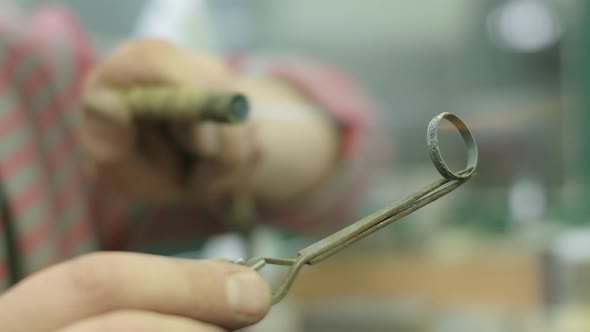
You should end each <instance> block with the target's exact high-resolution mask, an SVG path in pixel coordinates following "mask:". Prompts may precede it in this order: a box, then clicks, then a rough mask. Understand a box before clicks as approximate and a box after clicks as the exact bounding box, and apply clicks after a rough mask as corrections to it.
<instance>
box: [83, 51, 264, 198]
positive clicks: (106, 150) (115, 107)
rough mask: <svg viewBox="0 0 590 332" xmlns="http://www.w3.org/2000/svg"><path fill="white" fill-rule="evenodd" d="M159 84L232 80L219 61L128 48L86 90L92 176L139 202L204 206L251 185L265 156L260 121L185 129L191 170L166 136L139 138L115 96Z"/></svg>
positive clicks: (224, 85)
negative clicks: (181, 200) (260, 141)
mask: <svg viewBox="0 0 590 332" xmlns="http://www.w3.org/2000/svg"><path fill="white" fill-rule="evenodd" d="M154 84H156V85H167V86H177V87H193V88H196V89H205V90H207V91H213V92H216V91H224V90H227V89H229V88H230V87H231V85H232V84H233V77H232V76H231V75H230V74H229V71H228V70H226V68H225V67H224V66H223V64H222V63H221V62H220V61H218V60H217V59H215V58H212V57H208V56H206V55H203V54H194V53H189V52H187V51H184V50H181V49H179V48H176V47H175V46H173V45H171V44H169V43H167V42H164V41H160V40H139V41H132V42H127V43H125V44H123V45H122V46H121V47H119V48H118V49H116V50H115V51H114V52H113V53H111V54H110V55H109V56H107V57H106V58H105V60H104V61H102V62H101V63H99V64H98V65H96V66H95V67H94V68H93V70H92V71H91V73H90V74H89V76H88V79H87V82H86V85H85V88H84V94H83V99H82V106H83V121H82V124H81V130H80V138H81V143H82V147H83V149H84V151H85V152H86V154H87V156H88V157H89V161H90V162H89V170H90V171H91V173H92V174H94V175H95V176H96V177H98V178H99V180H100V181H102V182H105V183H106V184H108V185H109V186H110V187H112V188H115V189H116V190H118V191H120V192H122V193H124V194H128V195H130V196H132V197H134V198H142V199H150V200H171V199H178V198H185V199H186V198H187V197H191V198H194V199H192V200H191V202H192V203H193V204H198V203H199V202H200V203H202V204H204V205H211V203H214V202H215V201H217V200H219V199H220V198H222V197H224V196H228V195H231V194H235V193H236V192H237V191H238V189H239V188H242V187H244V186H246V185H247V179H248V176H247V175H248V173H249V172H250V171H251V169H252V168H253V166H254V164H255V163H256V160H257V157H258V150H259V149H258V146H257V141H256V135H255V131H254V129H253V128H254V123H253V122H252V121H248V122H247V123H245V124H239V125H236V124H231V125H229V124H212V123H206V124H203V123H201V124H197V125H194V126H192V127H187V131H186V132H184V134H185V137H184V139H185V140H186V143H187V145H188V146H190V149H191V150H192V151H191V152H193V153H194V155H195V156H196V157H197V159H198V161H197V162H196V163H195V164H194V165H193V166H192V167H191V169H189V170H187V169H186V168H185V166H186V165H185V164H184V163H183V160H182V157H181V156H180V155H179V154H178V153H177V152H176V151H174V149H173V148H172V146H170V144H169V142H168V141H167V140H166V139H165V138H164V137H163V136H162V135H161V133H160V132H157V131H156V130H153V131H150V130H142V131H141V132H139V130H138V128H137V127H136V126H135V125H134V123H133V121H132V119H131V118H130V115H129V112H128V109H126V107H125V105H124V103H123V102H122V100H121V98H120V97H118V95H117V94H114V93H112V91H115V90H116V89H125V88H130V87H135V86H142V85H154ZM109 91H111V93H109ZM164 111H165V110H164ZM140 143H141V144H140Z"/></svg>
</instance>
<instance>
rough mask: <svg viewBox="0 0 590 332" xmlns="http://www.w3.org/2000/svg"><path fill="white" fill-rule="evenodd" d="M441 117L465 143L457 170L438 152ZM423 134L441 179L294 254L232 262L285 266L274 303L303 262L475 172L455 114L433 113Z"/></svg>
mask: <svg viewBox="0 0 590 332" xmlns="http://www.w3.org/2000/svg"><path fill="white" fill-rule="evenodd" d="M442 119H447V120H448V121H450V122H451V123H452V124H453V125H454V126H455V127H456V128H457V130H458V131H459V133H460V134H461V136H462V137H463V141H464V142H465V144H466V146H467V167H466V168H465V169H463V170H461V171H458V172H453V171H451V170H450V169H449V167H448V166H447V164H446V163H445V162H444V160H443V158H442V155H441V153H440V149H439V144H438V137H437V133H438V125H439V123H440V121H441V120H442ZM426 138H427V143H428V150H429V153H430V158H431V159H432V162H433V164H434V166H435V167H436V169H437V170H438V172H439V173H440V174H441V175H442V176H443V179H440V180H438V181H436V182H434V183H432V184H430V185H429V186H426V187H425V188H423V189H422V190H420V191H418V192H416V193H414V194H413V195H411V196H409V197H408V198H406V199H404V200H403V201H401V202H399V203H396V204H392V205H390V206H387V207H385V208H383V209H381V210H379V211H377V212H374V213H372V214H371V215H369V216H367V217H365V218H363V219H361V220H359V221H357V222H355V223H354V224H351V225H349V226H347V227H345V228H343V229H341V230H340V231H338V232H336V233H334V234H332V235H330V236H328V237H326V238H324V239H323V240H320V241H318V242H316V243H314V244H312V245H310V246H309V247H307V248H304V249H302V250H300V251H299V252H298V253H297V257H296V258H290V259H285V258H269V257H257V258H252V259H250V260H248V261H246V262H245V261H244V260H242V259H238V260H235V261H234V262H235V263H238V264H243V265H246V266H249V267H251V268H252V269H254V270H257V271H258V270H260V269H261V268H263V267H264V266H265V265H267V264H270V265H283V266H288V267H289V269H288V271H287V274H286V275H285V277H284V279H283V281H282V283H281V284H280V285H279V286H278V287H277V288H276V289H274V290H273V293H272V303H273V304H275V303H277V302H279V301H280V300H281V299H282V298H283V297H285V295H286V294H287V292H288V291H289V289H290V288H291V285H292V284H293V282H294V281H295V278H296V277H297V275H298V274H299V272H300V271H301V269H302V268H303V266H304V265H306V264H307V265H313V264H315V263H318V262H321V261H323V260H324V259H326V258H328V257H330V256H332V255H334V254H335V253H337V252H338V251H340V250H342V249H344V248H345V247H347V246H348V245H350V244H352V243H354V242H356V241H358V240H360V239H362V238H364V237H366V236H367V235H369V234H371V233H373V232H376V231H378V230H380V229H381V228H383V227H385V226H387V225H389V224H391V223H393V222H395V221H397V220H399V219H401V218H403V217H405V216H407V215H408V214H410V213H412V212H414V211H416V210H418V209H420V208H421V207H424V206H425V205H428V204H430V203H432V202H434V201H435V200H437V199H439V198H441V197H442V196H444V195H446V194H448V193H450V192H451V191H453V190H455V189H457V188H458V187H459V186H461V185H462V184H463V183H465V181H467V180H468V179H469V178H471V176H472V175H473V174H475V169H476V167H477V145H476V143H475V140H474V138H473V136H472V135H471V133H470V132H469V129H468V128H467V126H466V125H465V123H464V122H463V121H461V119H459V118H458V117H457V116H455V115H453V114H451V113H442V114H439V115H438V116H436V117H435V118H434V119H432V121H431V122H430V124H429V125H428V132H427V137H426Z"/></svg>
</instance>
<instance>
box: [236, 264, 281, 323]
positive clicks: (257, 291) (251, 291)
mask: <svg viewBox="0 0 590 332" xmlns="http://www.w3.org/2000/svg"><path fill="white" fill-rule="evenodd" d="M226 291H227V301H228V304H229V306H230V308H231V309H232V310H233V311H234V312H235V313H237V314H240V315H245V316H251V317H259V316H261V315H263V314H264V313H265V312H266V310H268V308H269V306H270V295H269V289H268V286H267V285H266V283H265V282H264V280H263V279H262V278H261V277H260V276H259V275H258V274H256V272H254V271H247V272H238V273H236V274H233V275H231V276H230V277H228V279H227V282H226Z"/></svg>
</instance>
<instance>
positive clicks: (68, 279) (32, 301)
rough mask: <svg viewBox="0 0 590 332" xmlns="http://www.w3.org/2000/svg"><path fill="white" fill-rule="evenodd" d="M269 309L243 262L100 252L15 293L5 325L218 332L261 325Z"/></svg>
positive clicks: (35, 278) (1, 301) (263, 288)
mask: <svg viewBox="0 0 590 332" xmlns="http://www.w3.org/2000/svg"><path fill="white" fill-rule="evenodd" d="M49 285H50V286H49ZM269 307H270V291H269V289H268V286H267V285H266V283H265V282H264V280H263V279H262V278H261V277H260V276H259V275H258V274H257V273H256V272H254V271H252V270H249V269H247V268H245V267H243V266H239V265H237V264H231V263H228V262H224V261H220V260H207V261H195V260H184V259H173V258H164V257H159V256H151V255H142V254H133V253H118V252H116V253H95V254H90V255H86V256H82V257H80V258H76V259H74V260H71V261H68V262H65V263H61V264H58V265H55V266H53V267H51V268H48V269H46V270H43V271H41V272H39V273H36V274H34V275H32V276H30V277H29V278H27V279H25V280H24V281H22V282H21V283H20V284H18V285H16V286H15V287H13V288H11V289H10V290H9V291H8V292H6V293H5V294H4V295H3V296H2V297H0V322H2V331H5V332H21V331H22V332H29V331H37V332H45V331H60V332H62V331H68V332H74V331H85V332H88V331H97V332H98V331H100V332H107V331H109V332H110V331H146V332H148V331H199V332H209V331H212V332H213V331H225V330H232V329H236V328H240V327H243V326H247V325H250V324H253V323H255V322H257V321H259V320H260V319H261V318H262V317H263V316H264V315H265V314H266V312H267V311H268V309H269Z"/></svg>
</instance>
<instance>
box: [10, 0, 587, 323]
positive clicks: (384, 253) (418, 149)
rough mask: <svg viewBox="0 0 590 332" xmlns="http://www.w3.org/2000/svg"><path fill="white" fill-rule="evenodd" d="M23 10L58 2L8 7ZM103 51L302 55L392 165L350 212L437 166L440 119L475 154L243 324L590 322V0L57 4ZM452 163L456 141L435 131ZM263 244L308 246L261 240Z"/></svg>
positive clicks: (280, 248)
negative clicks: (472, 161) (427, 201)
mask: <svg viewBox="0 0 590 332" xmlns="http://www.w3.org/2000/svg"><path fill="white" fill-rule="evenodd" d="M3 1H4V2H5V7H6V8H11V10H18V11H25V12H26V11H30V10H33V9H35V8H38V7H39V6H41V5H47V4H49V3H50V2H48V1H41V0H19V1H9V0H3ZM51 3H59V4H61V5H63V6H65V7H66V8H68V9H69V10H71V11H72V12H73V13H74V14H75V15H76V16H77V17H78V18H79V19H80V21H81V22H82V23H83V24H84V25H85V27H86V29H88V31H89V32H90V34H91V35H92V36H93V38H94V41H95V46H96V47H97V49H98V50H99V51H105V52H106V50H108V49H110V48H111V47H112V46H113V45H115V44H116V43H118V42H119V41H121V40H122V39H124V38H129V37H130V36H136V35H159V36H163V37H166V38H169V39H172V40H174V41H176V42H178V43H180V44H182V45H184V46H186V47H190V48H194V49H203V50H207V51H211V52H216V53H220V54H221V53H227V52H235V51H240V52H242V51H244V52H250V53H261V54H268V53H278V54H284V53H288V54H300V55H304V56H309V57H315V58H319V59H321V60H323V61H326V62H329V63H332V64H334V65H337V66H339V67H341V68H343V69H344V70H346V71H348V72H349V73H350V74H352V75H353V76H354V77H356V78H357V79H358V80H359V81H360V82H361V83H362V84H363V86H364V87H365V88H366V90H367V91H369V92H370V93H371V94H372V95H373V96H374V97H375V99H376V100H377V102H378V104H379V106H380V109H381V110H382V111H383V113H384V114H385V115H386V119H387V121H386V122H382V123H380V124H379V126H380V127H378V128H377V127H376V128H375V130H387V132H389V133H391V135H392V137H393V142H392V144H391V148H392V150H395V151H394V153H395V161H394V163H393V165H391V167H390V172H388V174H387V175H386V176H384V177H383V178H380V179H379V181H377V182H376V183H375V185H374V186H373V187H372V188H371V191H370V192H369V193H368V195H367V197H366V198H365V200H364V201H363V204H362V207H361V209H359V211H358V212H357V213H358V216H359V217H361V216H364V215H366V214H368V213H370V212H372V211H374V210H375V209H377V208H380V207H382V206H384V205H385V204H387V203H390V202H393V201H396V200H399V199H401V198H403V197H405V195H407V194H410V193H412V192H414V191H415V190H417V189H419V188H421V187H422V186H424V185H426V184H428V183H430V182H431V181H433V180H435V179H437V178H438V177H439V175H438V173H437V172H436V170H435V169H434V167H433V166H432V164H431V162H430V159H429V157H428V154H427V150H426V144H425V139H424V136H425V131H426V125H427V124H428V122H429V121H430V119H431V118H432V117H433V116H435V115H436V114H438V113H441V112H452V113H455V114H457V115H459V116H460V117H461V118H462V119H463V120H464V121H465V122H466V123H467V124H468V126H469V127H470V129H471V130H472V132H473V134H474V136H475V138H476V140H477V142H478V146H479V149H480V163H479V170H478V175H477V176H476V177H475V178H474V179H472V180H471V181H470V182H469V183H468V184H466V185H465V186H463V187H461V188H460V189H459V190H457V191H456V192H453V194H451V195H449V196H448V197H445V198H444V199H442V200H440V201H438V202H436V203H434V204H432V205H430V206H428V207H426V208H424V209H423V210H421V211H418V212H416V213H414V214H412V215H411V216H408V217H407V218H405V219H404V220H402V221H401V222H400V223H396V224H394V225H393V226H390V227H388V228H385V229H384V230H382V231H380V232H379V233H377V234H374V235H372V236H371V238H370V239H368V240H367V241H363V242H361V243H359V244H358V245H355V246H354V247H353V248H351V249H350V250H347V251H346V252H344V253H342V254H341V255H338V256H337V257H335V258H334V259H331V260H329V261H327V262H325V263H322V264H321V265H319V266H318V267H314V268H310V269H307V270H305V271H304V272H305V273H304V274H303V275H302V276H301V278H300V279H298V281H297V282H296V284H295V287H294V289H293V291H292V292H291V293H290V295H289V298H288V300H287V301H285V302H283V303H281V304H279V305H277V306H276V307H275V308H273V313H271V315H269V317H268V318H267V319H266V320H265V321H264V322H262V323H261V324H260V325H259V326H257V327H255V328H253V329H252V330H253V331H266V330H268V331H277V330H280V331H293V332H298V331H309V332H314V331H322V332H324V331H326V332H328V331H420V332H426V331H436V332H446V331H453V332H461V331H474V330H477V331H482V332H484V331H485V332H488V331H490V332H492V331H494V332H496V331H497V332H509V331H510V332H511V331H542V332H545V331H559V332H569V331H572V332H573V331H576V332H588V331H590V227H589V225H590V204H589V202H588V199H587V197H588V195H589V194H590V174H589V172H590V130H588V128H589V126H590V38H589V37H588V36H589V35H590V2H587V1H584V0H437V1H424V0H422V1H420V0H417V1H416V0H414V1H408V0H364V1H341V0H299V1H289V0H243V1H235V0H234V1H232V0H212V1H191V0H176V1H170V0H167V1H140V0H126V1H117V0H102V1H73V0H71V1H65V0H64V1H57V2H51ZM443 144H444V145H445V147H444V148H445V150H448V151H446V154H445V156H452V157H450V158H449V159H452V160H450V162H451V164H453V165H458V166H457V168H459V167H461V166H460V165H461V163H462V162H464V158H465V157H464V156H463V153H464V151H463V145H462V143H461V141H460V139H459V138H458V136H457V137H455V136H452V135H448V137H447V134H445V135H444V136H443ZM260 234H261V235H260V241H259V242H260V243H262V244H261V245H259V247H261V249H260V251H266V252H264V254H266V255H268V254H269V252H268V251H269V250H271V249H272V250H271V252H276V253H282V254H286V255H291V254H292V253H294V252H295V251H297V250H298V249H299V248H300V246H301V245H304V244H305V243H306V241H307V240H305V239H300V238H297V237H289V239H287V240H285V239H284V238H282V237H280V236H277V235H276V234H275V233H273V231H272V230H263V231H261V233H260Z"/></svg>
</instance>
